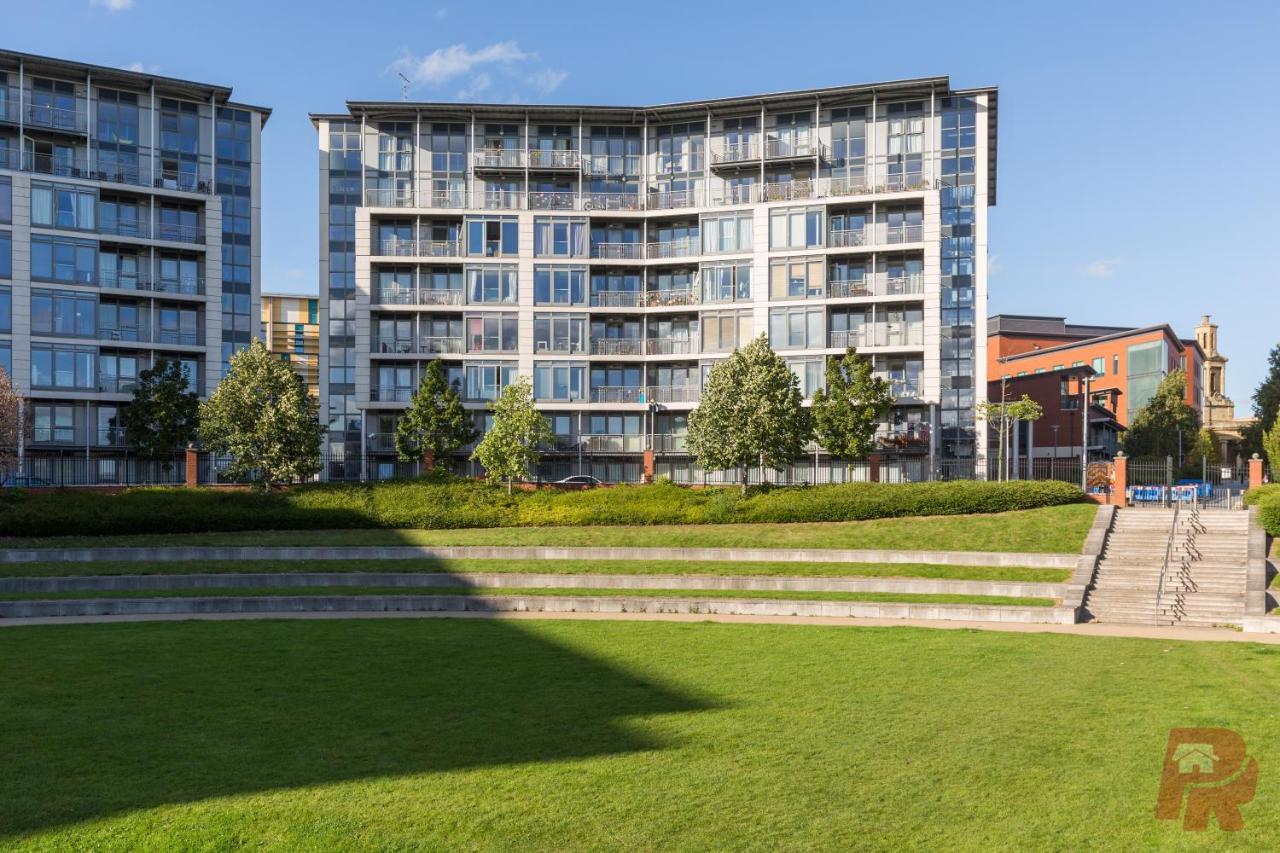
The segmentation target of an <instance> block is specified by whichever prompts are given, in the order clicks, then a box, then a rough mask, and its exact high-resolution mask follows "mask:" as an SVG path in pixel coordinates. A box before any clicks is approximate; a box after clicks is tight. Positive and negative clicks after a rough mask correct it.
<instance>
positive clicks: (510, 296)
mask: <svg viewBox="0 0 1280 853" xmlns="http://www.w3.org/2000/svg"><path fill="white" fill-rule="evenodd" d="M467 288H468V291H469V293H470V296H469V297H468V299H469V300H470V302H471V303H472V304H473V305H483V304H485V303H491V304H492V303H499V304H503V303H506V304H513V303H514V302H515V301H516V270H515V267H469V268H468V269H467Z"/></svg>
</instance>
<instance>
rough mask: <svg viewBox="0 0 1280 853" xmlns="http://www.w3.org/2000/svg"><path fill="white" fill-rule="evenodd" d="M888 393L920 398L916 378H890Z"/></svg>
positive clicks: (918, 384) (896, 395) (895, 395)
mask: <svg viewBox="0 0 1280 853" xmlns="http://www.w3.org/2000/svg"><path fill="white" fill-rule="evenodd" d="M888 382H889V393H891V394H892V395H893V396H894V397H895V398H899V399H900V398H902V397H912V398H915V399H919V398H920V382H919V380H916V379H890V380H888Z"/></svg>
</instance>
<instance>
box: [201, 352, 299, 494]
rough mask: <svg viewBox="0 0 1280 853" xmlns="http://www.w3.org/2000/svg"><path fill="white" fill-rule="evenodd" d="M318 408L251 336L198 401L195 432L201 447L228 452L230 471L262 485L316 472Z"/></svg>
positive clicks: (296, 378)
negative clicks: (206, 395) (223, 374)
mask: <svg viewBox="0 0 1280 853" xmlns="http://www.w3.org/2000/svg"><path fill="white" fill-rule="evenodd" d="M318 414H319V413H318V407H317V405H316V401H315V400H313V399H312V398H311V396H310V395H309V394H307V390H306V388H305V387H304V385H303V384H302V379H301V378H300V377H299V376H298V374H296V373H294V372H293V370H291V369H290V368H289V365H287V364H285V363H284V362H282V361H280V360H278V359H276V358H274V357H272V355H271V353H269V352H267V348H266V347H265V346H263V344H262V341H260V340H258V339H256V338H255V339H254V341H253V343H252V344H250V345H249V348H248V349H245V350H241V351H240V352H238V353H236V354H235V355H233V356H232V357H231V367H230V370H229V371H228V372H227V376H226V378H225V379H223V380H222V381H221V382H220V383H218V387H217V389H215V390H214V392H213V394H212V395H210V397H209V399H208V400H206V401H205V402H204V403H202V404H201V406H200V429H199V434H200V439H201V441H202V442H203V443H204V446H205V448H207V449H208V450H211V451H213V452H214V453H219V454H227V455H229V456H230V457H231V459H232V462H231V464H230V465H229V466H228V467H227V473H228V474H229V475H230V476H232V477H235V478H237V479H247V480H249V481H251V482H252V483H253V484H254V486H255V487H256V488H258V489H262V490H266V489H269V488H270V487H271V486H272V484H275V483H283V482H287V481H290V480H294V479H306V478H307V477H311V476H313V475H315V474H317V473H319V471H320V441H321V439H322V438H323V436H324V427H323V426H321V424H320V421H319V419H318Z"/></svg>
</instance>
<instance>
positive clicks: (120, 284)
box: [98, 268, 151, 290]
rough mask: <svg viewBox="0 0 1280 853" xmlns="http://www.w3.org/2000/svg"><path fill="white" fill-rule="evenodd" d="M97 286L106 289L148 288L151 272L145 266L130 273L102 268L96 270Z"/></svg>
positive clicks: (149, 287)
mask: <svg viewBox="0 0 1280 853" xmlns="http://www.w3.org/2000/svg"><path fill="white" fill-rule="evenodd" d="M98 286H99V287H101V288H104V289H107V290H150V289H151V273H150V271H148V270H147V269H145V268H143V269H139V270H137V271H136V272H130V273H126V272H120V271H119V270H112V269H102V270H99V271H98Z"/></svg>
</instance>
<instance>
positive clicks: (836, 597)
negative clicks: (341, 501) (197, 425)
mask: <svg viewBox="0 0 1280 853" xmlns="http://www.w3.org/2000/svg"><path fill="white" fill-rule="evenodd" d="M273 595H287V596H326V595H338V596H344V597H349V596H356V595H425V596H431V595H465V596H486V595H491V596H506V597H511V596H531V597H532V596H537V597H550V596H555V597H575V596H578V597H605V598H723V599H740V598H753V599H754V598H763V599H769V600H772V601H866V602H891V603H901V604H973V605H986V606H1014V607H1052V606H1053V605H1054V604H1056V603H1057V602H1056V601H1054V600H1053V599H1051V598H1027V597H1021V596H1010V595H960V594H956V593H915V592H807V591H806V592H791V591H784V590H761V589H743V590H731V589H592V588H590V587H457V586H418V587H413V586H371V587H362V586H302V587H299V586H290V587H245V588H243V589H148V590H107V591H105V592H53V593H44V592H9V593H0V601H52V600H67V599H76V600H79V599H92V598H241V597H246V598H263V597H267V596H273Z"/></svg>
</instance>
